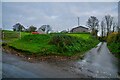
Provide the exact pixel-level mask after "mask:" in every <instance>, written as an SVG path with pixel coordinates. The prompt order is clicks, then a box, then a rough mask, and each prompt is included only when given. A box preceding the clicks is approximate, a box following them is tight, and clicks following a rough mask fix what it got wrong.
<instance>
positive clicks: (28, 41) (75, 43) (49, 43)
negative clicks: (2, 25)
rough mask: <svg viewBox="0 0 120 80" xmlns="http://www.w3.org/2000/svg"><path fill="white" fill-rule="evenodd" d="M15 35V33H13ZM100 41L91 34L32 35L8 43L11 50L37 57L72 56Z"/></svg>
mask: <svg viewBox="0 0 120 80" xmlns="http://www.w3.org/2000/svg"><path fill="white" fill-rule="evenodd" d="M13 33H14V32H13ZM98 43H99V41H98V40H97V39H95V38H93V37H92V36H91V35H90V34H68V33H67V34H30V33H25V32H21V38H16V39H15V40H11V41H10V42H8V43H7V44H8V46H10V47H11V48H14V49H17V50H20V51H23V52H26V54H29V55H31V54H36V55H62V56H72V55H75V54H81V53H83V52H86V51H88V50H90V49H91V48H93V47H95V46H96V45H97V44H98Z"/></svg>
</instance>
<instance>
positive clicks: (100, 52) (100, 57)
mask: <svg viewBox="0 0 120 80" xmlns="http://www.w3.org/2000/svg"><path fill="white" fill-rule="evenodd" d="M118 64H119V63H118V60H117V59H116V58H115V57H114V56H113V55H112V54H111V53H110V51H109V50H108V48H107V45H106V43H103V44H102V43H101V46H100V47H97V48H93V49H92V50H90V51H89V52H88V53H87V54H86V56H85V57H84V59H83V60H82V61H81V60H80V61H78V62H76V66H77V69H76V71H78V72H79V73H83V74H85V75H88V76H92V77H94V78H118V70H119V69H118Z"/></svg>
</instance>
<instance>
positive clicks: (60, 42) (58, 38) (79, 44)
mask: <svg viewBox="0 0 120 80" xmlns="http://www.w3.org/2000/svg"><path fill="white" fill-rule="evenodd" d="M93 41H94V42H93ZM98 42H99V41H97V40H96V39H93V37H89V39H87V40H84V39H82V38H80V37H74V36H69V35H65V34H57V35H54V36H53V37H52V38H51V40H50V42H49V43H50V44H52V45H55V46H56V47H57V49H58V52H60V53H64V52H69V53H70V52H72V53H74V52H82V51H86V50H88V49H90V48H92V47H94V46H95V45H96V44H97V43H98Z"/></svg>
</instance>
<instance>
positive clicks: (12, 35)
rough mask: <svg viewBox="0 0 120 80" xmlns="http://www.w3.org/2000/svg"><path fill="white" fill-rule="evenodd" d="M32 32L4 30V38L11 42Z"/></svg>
mask: <svg viewBox="0 0 120 80" xmlns="http://www.w3.org/2000/svg"><path fill="white" fill-rule="evenodd" d="M29 34H30V33H26V32H16V31H10V30H2V40H3V41H7V42H11V41H14V40H17V39H20V37H23V36H25V35H29Z"/></svg>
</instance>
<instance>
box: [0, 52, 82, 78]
mask: <svg viewBox="0 0 120 80" xmlns="http://www.w3.org/2000/svg"><path fill="white" fill-rule="evenodd" d="M2 54H3V64H2V70H3V73H2V74H3V77H4V78H76V77H77V78H81V77H83V76H81V75H77V74H75V73H73V72H69V71H66V70H64V69H63V67H60V66H59V67H57V66H55V65H52V64H49V63H47V62H33V63H32V62H28V61H26V60H25V59H22V58H20V57H18V56H16V55H13V54H7V53H4V52H3V53H2Z"/></svg>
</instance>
